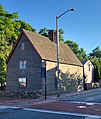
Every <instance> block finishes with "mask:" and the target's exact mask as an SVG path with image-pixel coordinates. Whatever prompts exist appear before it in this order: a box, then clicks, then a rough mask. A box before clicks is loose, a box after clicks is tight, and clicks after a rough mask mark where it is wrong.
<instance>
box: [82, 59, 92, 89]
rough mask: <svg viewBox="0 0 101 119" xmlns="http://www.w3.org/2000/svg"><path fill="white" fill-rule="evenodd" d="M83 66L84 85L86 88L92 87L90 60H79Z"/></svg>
mask: <svg viewBox="0 0 101 119" xmlns="http://www.w3.org/2000/svg"><path fill="white" fill-rule="evenodd" d="M81 62H82V64H83V66H84V87H85V90H86V89H91V88H92V83H93V82H94V66H93V64H92V63H91V62H90V60H83V61H81Z"/></svg>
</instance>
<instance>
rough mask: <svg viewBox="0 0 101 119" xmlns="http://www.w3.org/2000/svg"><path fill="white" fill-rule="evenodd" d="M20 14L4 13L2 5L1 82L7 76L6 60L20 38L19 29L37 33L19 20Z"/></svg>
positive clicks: (0, 26)
mask: <svg viewBox="0 0 101 119" xmlns="http://www.w3.org/2000/svg"><path fill="white" fill-rule="evenodd" d="M17 18H18V13H17V12H14V13H12V14H11V13H9V12H6V11H4V9H3V6H2V5H0V82H3V81H4V78H5V75H6V59H7V57H8V55H9V53H10V51H11V49H12V47H13V45H14V43H15V41H16V39H17V38H18V34H19V31H18V29H20V28H22V29H26V30H29V31H33V32H35V29H34V28H32V27H31V26H30V25H29V24H27V23H25V22H23V21H21V20H17Z"/></svg>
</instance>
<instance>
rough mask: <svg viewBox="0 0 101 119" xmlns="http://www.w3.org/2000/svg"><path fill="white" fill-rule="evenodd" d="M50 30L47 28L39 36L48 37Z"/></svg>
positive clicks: (40, 31) (41, 30)
mask: <svg viewBox="0 0 101 119" xmlns="http://www.w3.org/2000/svg"><path fill="white" fill-rule="evenodd" d="M48 31H49V30H48V29H47V28H43V29H40V30H39V34H40V35H42V36H45V37H48Z"/></svg>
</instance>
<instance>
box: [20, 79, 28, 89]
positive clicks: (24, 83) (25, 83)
mask: <svg viewBox="0 0 101 119" xmlns="http://www.w3.org/2000/svg"><path fill="white" fill-rule="evenodd" d="M19 87H21V88H24V87H27V79H26V78H19Z"/></svg>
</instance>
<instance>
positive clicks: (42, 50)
mask: <svg viewBox="0 0 101 119" xmlns="http://www.w3.org/2000/svg"><path fill="white" fill-rule="evenodd" d="M22 33H23V34H24V35H26V36H27V38H28V39H29V41H30V42H31V43H32V45H33V47H34V48H35V49H36V51H37V52H38V53H39V55H40V56H41V58H42V59H44V60H49V61H56V44H55V43H53V42H51V41H50V40H49V38H47V37H44V36H42V35H39V34H37V33H33V32H30V31H27V30H22V32H21V34H22ZM21 34H20V36H21ZM19 40H20V37H19V38H18V40H17V41H16V43H15V46H14V48H13V49H12V51H11V53H10V56H9V57H8V60H7V62H8V61H9V59H10V57H11V55H12V54H13V52H14V49H15V47H16V46H17V43H18V41H19ZM59 62H61V63H66V64H70V65H78V66H83V65H82V63H81V62H80V61H79V60H78V58H77V57H76V55H75V54H74V53H73V52H72V50H71V49H70V48H69V47H68V46H67V45H66V44H62V43H60V44H59Z"/></svg>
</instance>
